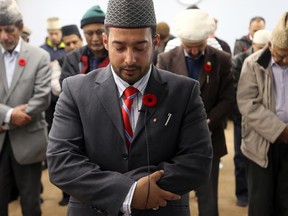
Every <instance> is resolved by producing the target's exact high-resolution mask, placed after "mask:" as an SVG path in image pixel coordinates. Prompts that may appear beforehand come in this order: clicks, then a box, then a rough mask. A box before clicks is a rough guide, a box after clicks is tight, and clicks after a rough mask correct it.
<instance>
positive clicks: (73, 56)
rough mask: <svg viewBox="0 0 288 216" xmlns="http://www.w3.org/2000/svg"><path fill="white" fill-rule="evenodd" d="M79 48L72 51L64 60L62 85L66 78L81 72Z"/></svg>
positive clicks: (61, 76) (61, 77) (60, 80)
mask: <svg viewBox="0 0 288 216" xmlns="http://www.w3.org/2000/svg"><path fill="white" fill-rule="evenodd" d="M77 52H78V49H77V50H74V51H73V52H72V53H69V54H68V55H67V57H66V58H65V60H64V63H63V66H62V68H61V75H60V79H59V82H60V86H61V87H62V82H63V80H64V79H65V78H67V77H70V76H74V75H76V74H79V73H80V71H79V67H78V64H79V62H80V57H79V58H78V53H77Z"/></svg>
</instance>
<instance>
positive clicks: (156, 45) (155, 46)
mask: <svg viewBox="0 0 288 216" xmlns="http://www.w3.org/2000/svg"><path fill="white" fill-rule="evenodd" d="M159 42H160V35H159V34H156V35H155V36H154V40H153V47H154V50H156V49H157V47H158V45H159Z"/></svg>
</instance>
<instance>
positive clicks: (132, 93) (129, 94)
mask: <svg viewBox="0 0 288 216" xmlns="http://www.w3.org/2000/svg"><path fill="white" fill-rule="evenodd" d="M137 93H138V89H137V88H134V87H133V86H129V87H128V88H126V89H125V91H124V96H125V100H124V103H123V105H122V117H123V122H124V127H125V138H126V144H127V148H128V150H129V149H130V145H131V143H132V140H133V130H132V127H131V123H130V115H131V107H132V103H133V99H134V98H135V97H136V96H137Z"/></svg>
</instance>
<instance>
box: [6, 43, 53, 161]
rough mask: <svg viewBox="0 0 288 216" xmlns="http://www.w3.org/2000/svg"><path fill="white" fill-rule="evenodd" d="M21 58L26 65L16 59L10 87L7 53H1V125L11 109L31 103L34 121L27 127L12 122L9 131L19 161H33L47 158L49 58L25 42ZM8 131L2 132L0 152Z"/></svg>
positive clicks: (46, 54)
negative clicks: (6, 63) (5, 60)
mask: <svg viewBox="0 0 288 216" xmlns="http://www.w3.org/2000/svg"><path fill="white" fill-rule="evenodd" d="M18 59H25V61H26V65H24V66H20V65H19V62H18V60H17V63H16V66H15V71H14V75H13V78H12V83H11V86H10V88H8V85H7V78H6V71H5V64H4V56H3V55H2V52H0V65H1V67H0V125H2V124H4V119H5V115H6V113H7V111H8V110H9V109H11V108H13V107H15V106H18V105H21V104H28V108H27V109H26V110H25V112H26V113H28V114H29V115H31V116H32V121H31V122H30V123H29V124H27V125H26V126H24V127H15V126H14V125H11V124H10V130H9V132H8V133H9V138H10V142H11V146H12V149H13V153H14V156H15V159H16V161H17V162H18V163H20V164H30V163H35V162H40V161H42V160H44V159H45V152H46V148H47V129H46V128H47V127H46V122H45V114H44V112H43V111H45V109H46V108H47V107H48V105H49V103H50V91H51V84H50V80H51V71H50V67H49V62H50V57H49V54H48V53H47V52H46V51H44V50H42V49H40V48H38V47H33V46H31V45H29V44H27V43H26V42H23V41H22V44H21V50H20V55H19V58H18ZM6 133H7V132H6ZM6 133H0V152H1V150H2V148H3V143H4V138H5V135H6Z"/></svg>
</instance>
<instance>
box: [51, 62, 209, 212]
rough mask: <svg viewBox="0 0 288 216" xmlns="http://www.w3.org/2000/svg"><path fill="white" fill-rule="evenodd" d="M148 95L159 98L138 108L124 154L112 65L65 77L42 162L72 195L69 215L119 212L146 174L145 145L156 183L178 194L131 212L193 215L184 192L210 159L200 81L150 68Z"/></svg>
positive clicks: (203, 174) (202, 177) (202, 178)
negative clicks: (157, 177)
mask: <svg viewBox="0 0 288 216" xmlns="http://www.w3.org/2000/svg"><path fill="white" fill-rule="evenodd" d="M147 93H151V94H154V95H155V96H156V97H157V104H156V105H155V106H153V107H145V106H144V105H143V106H142V110H144V112H141V113H140V115H139V118H138V123H137V126H136V129H135V132H134V140H133V142H132V144H131V149H130V152H129V153H128V151H127V148H126V143H125V137H124V126H123V120H122V116H121V108H120V101H119V96H118V90H117V87H116V84H115V82H114V78H113V76H112V72H111V66H110V65H109V66H107V67H106V68H104V69H97V70H96V71H93V72H91V73H89V74H87V75H77V76H74V77H71V78H67V79H66V80H64V82H63V92H62V94H61V95H60V98H59V100H58V103H57V106H56V111H55V117H54V122H53V126H52V129H51V132H50V135H49V138H50V140H49V144H48V151H47V160H48V167H49V175H50V178H51V181H52V182H53V183H54V184H55V185H57V186H58V187H60V188H61V189H62V190H64V191H65V192H67V193H68V194H70V195H71V196H72V198H71V202H70V204H69V207H68V212H69V215H85V216H87V215H88V216H89V215H91V216H92V215H98V214H99V215H112V216H114V215H117V214H118V212H119V210H120V208H121V206H122V204H123V201H124V199H125V197H126V195H127V193H128V191H129V189H130V187H131V185H132V184H133V183H134V182H135V181H137V180H138V179H139V178H141V177H143V176H146V175H147V166H148V164H147V159H148V155H147V145H149V158H150V160H149V165H150V170H151V172H154V171H156V170H160V169H163V170H164V172H165V174H164V176H163V177H162V178H161V179H160V180H159V182H158V184H159V186H160V187H161V188H162V189H165V190H169V191H171V192H174V193H177V194H180V195H183V197H182V199H181V200H179V201H175V202H168V206H167V207H165V208H160V209H159V210H157V211H152V210H146V211H133V215H135V214H136V213H137V215H166V216H167V215H187V216H189V215H190V214H189V199H188V198H189V197H188V194H187V193H188V192H189V191H191V190H193V189H194V188H196V187H198V186H199V185H201V184H203V183H205V182H206V181H207V180H208V177H209V173H210V169H211V167H210V166H211V158H212V147H211V140H210V136H209V130H208V127H207V123H206V113H205V110H204V106H203V102H202V100H201V97H200V91H199V83H198V82H197V81H194V80H191V79H188V78H187V77H184V76H178V75H175V74H172V73H169V72H166V71H163V70H158V69H156V68H155V67H153V69H152V73H151V76H150V78H149V82H148V84H147V87H146V90H145V94H147ZM168 113H171V114H172V117H171V118H170V121H169V123H168V124H167V125H166V126H165V122H166V121H167V118H168V117H167V116H168ZM145 115H146V117H145ZM145 127H146V130H145ZM146 132H147V133H146ZM146 138H148V143H147V142H146ZM83 212H85V214H83Z"/></svg>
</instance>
